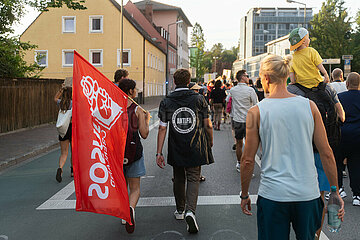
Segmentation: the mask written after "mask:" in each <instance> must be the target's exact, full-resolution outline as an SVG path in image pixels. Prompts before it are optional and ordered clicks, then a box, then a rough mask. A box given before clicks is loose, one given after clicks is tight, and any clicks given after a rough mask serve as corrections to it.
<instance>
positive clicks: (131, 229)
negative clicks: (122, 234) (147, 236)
mask: <svg viewBox="0 0 360 240" xmlns="http://www.w3.org/2000/svg"><path fill="white" fill-rule="evenodd" d="M130 219H131V223H132V225H130V224H129V223H128V222H126V224H125V229H126V231H127V233H133V232H134V231H135V209H134V208H132V207H130Z"/></svg>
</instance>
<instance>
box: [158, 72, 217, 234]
mask: <svg viewBox="0 0 360 240" xmlns="http://www.w3.org/2000/svg"><path fill="white" fill-rule="evenodd" d="M174 82H175V85H176V88H175V91H174V92H172V93H171V94H170V95H168V96H167V97H166V98H164V99H163V100H162V101H161V103H160V106H159V119H160V124H159V131H158V140H157V153H156V163H157V165H158V166H159V167H160V168H164V167H165V159H164V156H163V154H162V149H163V146H164V141H165V137H166V131H167V127H168V125H169V138H168V155H167V163H168V164H169V165H171V166H172V167H173V175H174V187H173V191H174V196H175V202H176V211H175V213H174V215H175V218H176V219H178V220H183V219H184V218H185V219H186V223H187V227H188V228H187V229H188V231H189V232H190V233H197V232H198V231H199V227H198V225H197V222H196V218H195V211H196V205H197V198H198V194H199V183H200V173H201V166H202V165H205V164H211V163H213V162H214V158H213V155H212V152H211V147H212V145H213V132H212V124H211V121H210V119H209V111H208V104H207V102H206V100H205V98H204V96H202V95H200V94H198V93H196V92H194V91H192V90H190V89H189V88H188V87H187V86H188V84H189V83H190V72H189V71H188V70H187V69H178V70H177V71H176V72H175V73H174ZM185 184H187V186H186V187H185ZM185 189H186V190H185ZM185 207H186V208H185Z"/></svg>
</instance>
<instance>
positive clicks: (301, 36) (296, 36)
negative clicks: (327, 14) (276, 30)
mask: <svg viewBox="0 0 360 240" xmlns="http://www.w3.org/2000/svg"><path fill="white" fill-rule="evenodd" d="M306 35H309V32H308V30H306V28H303V27H301V28H295V29H294V30H292V31H291V33H290V36H289V41H290V50H291V51H293V50H295V49H297V48H298V47H300V46H301V44H303V42H304V41H305V36H306Z"/></svg>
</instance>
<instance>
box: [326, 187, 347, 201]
mask: <svg viewBox="0 0 360 240" xmlns="http://www.w3.org/2000/svg"><path fill="white" fill-rule="evenodd" d="M339 194H340V197H341V198H346V197H347V194H346V192H345V190H344V188H343V187H341V188H340V189H339ZM329 198H330V193H328V194H326V195H325V199H326V200H329Z"/></svg>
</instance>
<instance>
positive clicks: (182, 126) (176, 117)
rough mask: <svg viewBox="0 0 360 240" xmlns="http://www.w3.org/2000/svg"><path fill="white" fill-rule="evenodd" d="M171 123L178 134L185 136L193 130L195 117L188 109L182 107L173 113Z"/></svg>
mask: <svg viewBox="0 0 360 240" xmlns="http://www.w3.org/2000/svg"><path fill="white" fill-rule="evenodd" d="M171 121H172V125H173V126H174V129H175V130H176V131H177V132H178V133H181V134H187V133H189V132H191V131H192V130H194V128H195V125H196V115H195V113H194V111H193V110H191V109H190V108H188V107H182V108H179V109H177V110H176V111H175V112H174V114H173V116H172V119H171Z"/></svg>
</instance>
